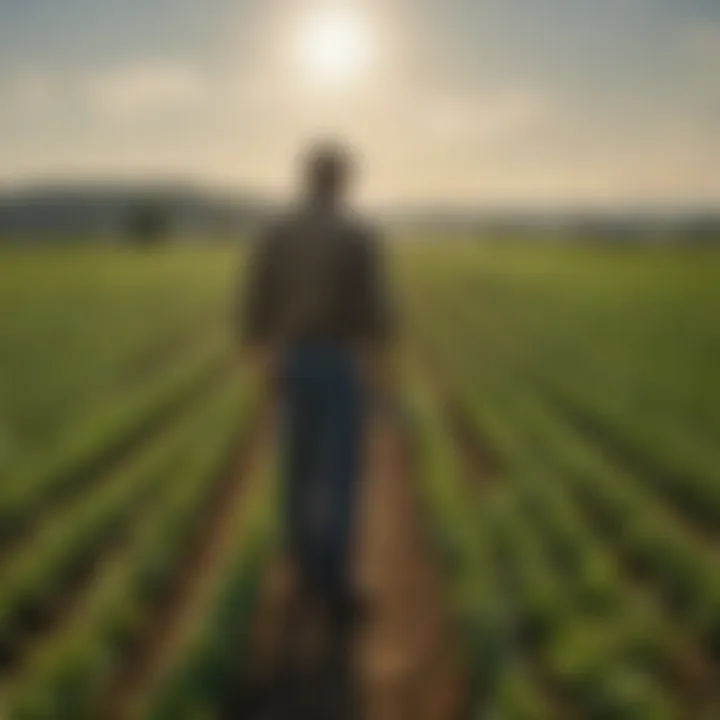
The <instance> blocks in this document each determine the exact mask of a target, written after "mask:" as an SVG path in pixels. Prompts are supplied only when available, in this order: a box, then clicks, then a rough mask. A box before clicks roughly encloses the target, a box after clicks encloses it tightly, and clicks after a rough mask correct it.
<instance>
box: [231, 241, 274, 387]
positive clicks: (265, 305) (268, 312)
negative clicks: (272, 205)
mask: <svg viewBox="0 0 720 720" xmlns="http://www.w3.org/2000/svg"><path fill="white" fill-rule="evenodd" d="M276 255H277V241H276V236H275V233H274V232H272V231H271V232H268V233H266V234H265V236H264V237H262V238H261V239H260V240H258V242H257V244H256V245H255V247H254V248H253V251H252V253H251V256H250V259H249V262H248V269H247V272H246V279H245V287H244V288H242V290H241V292H240V293H239V298H238V307H237V330H238V334H239V340H240V347H241V351H242V355H243V360H244V362H246V363H247V364H248V365H249V367H250V368H251V370H252V372H253V373H254V374H255V375H256V378H257V380H258V382H259V383H260V384H261V385H263V386H264V387H265V388H268V389H269V388H271V387H272V386H273V384H274V379H275V365H276V363H275V357H276V349H275V347H274V340H273V339H274V334H275V328H274V324H275V320H274V316H275V304H276V295H277V291H278V288H277V258H276Z"/></svg>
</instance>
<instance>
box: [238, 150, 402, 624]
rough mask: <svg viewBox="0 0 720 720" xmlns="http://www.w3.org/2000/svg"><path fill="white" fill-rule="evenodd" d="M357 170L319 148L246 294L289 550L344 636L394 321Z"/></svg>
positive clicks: (307, 589)
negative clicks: (363, 487)
mask: <svg viewBox="0 0 720 720" xmlns="http://www.w3.org/2000/svg"><path fill="white" fill-rule="evenodd" d="M352 172H353V164H352V162H351V159H350V156H349V154H348V152H347V151H346V150H345V149H343V148H342V147H340V146H338V145H335V144H323V145H320V146H316V147H314V148H312V149H311V151H310V152H309V154H308V156H307V157H306V159H305V165H304V184H305V193H304V197H303V198H302V202H301V203H300V206H299V207H298V208H297V209H296V210H295V211H293V212H291V213H290V214H289V215H288V216H287V217H286V218H284V219H282V220H280V221H278V222H276V223H275V224H274V225H273V226H272V227H271V228H270V230H269V231H268V232H267V233H266V236H265V237H264V238H263V239H262V241H261V242H260V243H259V246H258V247H257V249H256V251H255V254H254V257H253V260H252V265H251V268H250V276H249V285H248V288H247V294H246V296H245V304H244V314H245V317H244V331H245V342H246V345H247V347H248V350H249V352H250V354H251V356H252V357H253V359H254V362H255V364H256V366H257V367H259V368H260V373H261V376H262V377H264V378H265V380H264V381H265V382H266V383H267V384H268V386H271V387H272V388H273V389H274V391H276V392H277V393H278V395H279V399H280V403H281V407H282V410H283V415H282V419H283V422H282V428H281V445H282V453H283V459H284V464H283V473H284V494H285V501H284V521H285V531H286V537H287V541H288V550H289V553H290V556H291V558H292V559H293V560H294V562H295V564H296V566H297V568H298V570H299V574H300V579H301V583H302V590H303V592H304V593H309V594H311V595H312V596H313V597H314V598H315V599H316V600H317V601H319V602H320V603H321V604H322V607H323V608H324V610H325V613H326V614H327V616H328V617H329V619H330V621H331V623H333V624H334V630H335V635H336V638H344V637H346V635H347V630H348V624H349V623H350V622H351V619H352V617H353V614H354V607H355V605H356V603H355V599H354V594H353V588H352V572H351V554H352V548H351V541H352V537H353V531H354V525H355V523H354V520H355V514H356V505H357V502H356V501H357V496H358V492H357V489H358V488H357V485H358V479H359V476H360V472H361V459H362V458H361V456H362V448H363V428H364V425H365V418H366V415H367V411H368V405H369V400H370V398H371V397H372V396H373V395H374V394H376V393H377V392H378V391H380V390H381V389H382V386H383V384H384V382H385V380H384V378H385V376H386V367H387V365H388V363H387V359H386V354H387V348H388V343H389V340H390V336H391V330H392V328H391V319H390V309H389V307H388V299H387V298H388V296H387V288H386V286H385V273H384V268H383V263H382V258H381V255H380V249H379V244H378V241H377V239H376V237H375V235H374V233H373V232H372V231H371V230H370V229H369V228H368V227H366V225H365V224H363V223H362V222H361V221H360V220H359V219H357V218H356V217H355V215H354V214H353V213H352V212H351V211H350V210H349V208H348V207H347V198H348V194H349V189H350V184H351V179H352Z"/></svg>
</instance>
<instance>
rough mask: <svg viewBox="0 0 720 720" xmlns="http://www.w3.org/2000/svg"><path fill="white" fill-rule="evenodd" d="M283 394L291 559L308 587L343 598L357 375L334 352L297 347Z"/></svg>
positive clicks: (357, 461) (355, 467) (359, 403)
mask: <svg viewBox="0 0 720 720" xmlns="http://www.w3.org/2000/svg"><path fill="white" fill-rule="evenodd" d="M282 389H283V395H284V400H285V418H284V419H285V422H284V426H283V437H282V444H283V456H284V457H283V462H284V468H283V473H284V481H285V488H284V490H285V520H286V523H285V526H286V531H287V540H288V542H289V545H290V552H291V556H292V557H294V559H295V560H296V561H297V563H298V564H299V566H300V572H301V575H302V577H303V581H304V582H306V583H307V584H308V585H309V586H310V587H311V588H313V589H314V590H316V591H318V592H320V593H322V594H324V595H326V596H331V597H336V598H342V597H347V596H349V595H350V594H351V588H350V584H351V577H350V571H351V567H350V566H351V551H352V548H351V540H352V535H353V531H354V518H355V514H356V513H355V510H356V499H357V495H358V493H357V485H358V479H359V475H360V470H361V456H362V444H363V443H362V440H363V437H362V436H363V424H364V423H363V416H364V407H363V406H364V398H363V390H362V384H361V381H360V377H359V373H358V369H357V366H356V363H355V361H354V359H353V358H352V356H351V355H350V354H349V353H346V352H344V351H342V350H339V349H337V348H331V347H321V346H303V347H298V348H295V349H294V350H292V351H291V352H290V354H289V356H288V358H287V364H286V366H285V369H284V372H283V378H282Z"/></svg>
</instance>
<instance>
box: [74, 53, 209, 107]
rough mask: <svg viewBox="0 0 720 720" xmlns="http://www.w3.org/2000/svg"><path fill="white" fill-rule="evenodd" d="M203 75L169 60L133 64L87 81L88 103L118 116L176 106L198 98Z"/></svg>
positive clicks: (191, 102)
mask: <svg viewBox="0 0 720 720" xmlns="http://www.w3.org/2000/svg"><path fill="white" fill-rule="evenodd" d="M204 87H205V86H204V83H203V79H202V78H201V77H199V76H198V74H197V73H195V72H194V71H193V70H191V69H189V68H187V67H184V66H181V65H172V64H133V65H128V66H125V67H120V68H117V69H114V70H111V71H107V72H105V73H104V74H100V75H97V76H94V77H91V78H90V79H89V80H88V81H87V85H86V92H87V96H88V99H89V100H90V102H91V104H92V105H94V106H95V107H96V108H97V109H98V110H100V111H101V112H102V113H104V114H107V115H109V116H111V117H113V118H118V119H121V120H122V119H133V118H136V117H138V116H139V115H145V114H147V113H159V112H164V111H168V110H173V111H174V110H178V109H180V108H183V107H188V106H192V105H195V104H197V103H199V102H201V101H202V98H203V95H204Z"/></svg>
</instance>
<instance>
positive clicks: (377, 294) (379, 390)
mask: <svg viewBox="0 0 720 720" xmlns="http://www.w3.org/2000/svg"><path fill="white" fill-rule="evenodd" d="M382 248H383V245H382V242H381V240H380V239H379V238H378V237H376V236H375V235H373V234H371V233H368V235H367V236H366V237H365V238H364V240H363V242H362V244H361V260H360V263H359V296H360V301H361V302H360V318H359V320H360V324H361V327H360V329H361V337H362V338H363V342H362V347H361V354H362V362H363V366H364V368H365V377H366V381H367V382H368V384H369V387H370V390H371V391H373V392H374V393H376V394H378V395H380V396H386V397H387V396H388V395H389V394H392V391H393V388H394V385H395V370H394V368H395V358H394V346H395V336H396V332H397V316H396V311H395V308H394V305H393V302H392V299H391V291H390V284H389V279H388V278H389V276H388V271H387V265H386V258H385V255H384V253H383V249H382Z"/></svg>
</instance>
